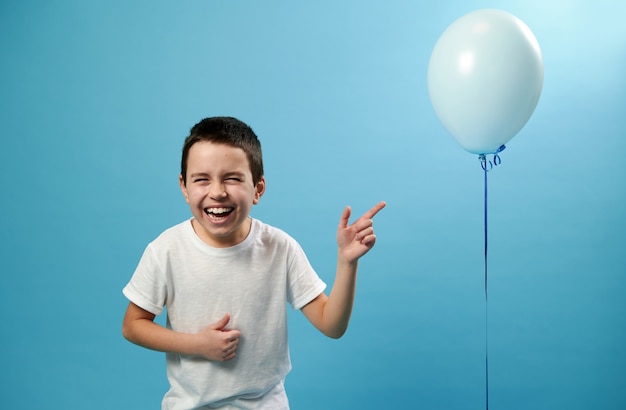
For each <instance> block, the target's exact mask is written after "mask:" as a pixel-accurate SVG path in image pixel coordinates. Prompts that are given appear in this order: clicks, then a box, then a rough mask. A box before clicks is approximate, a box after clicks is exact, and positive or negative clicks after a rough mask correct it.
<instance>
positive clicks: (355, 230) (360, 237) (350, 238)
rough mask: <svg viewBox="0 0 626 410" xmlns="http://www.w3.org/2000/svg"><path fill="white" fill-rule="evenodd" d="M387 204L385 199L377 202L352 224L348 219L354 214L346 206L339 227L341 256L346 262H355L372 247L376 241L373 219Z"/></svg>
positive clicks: (338, 235) (338, 240)
mask: <svg viewBox="0 0 626 410" xmlns="http://www.w3.org/2000/svg"><path fill="white" fill-rule="evenodd" d="M385 205H387V204H386V203H385V202H384V201H381V202H379V203H377V204H376V205H374V207H372V208H371V209H370V210H369V211H367V212H365V213H364V214H363V215H362V216H361V217H360V218H359V219H357V220H356V221H355V222H354V223H353V224H351V225H348V220H349V219H350V215H351V214H352V209H351V208H350V207H349V206H346V208H345V209H344V210H343V214H342V215H341V219H340V220H339V228H338V229H337V245H338V247H339V257H340V258H343V259H344V260H345V261H346V262H349V263H354V262H356V261H357V260H358V259H359V258H360V257H361V256H363V255H365V254H366V253H367V252H368V251H369V250H370V249H372V247H373V246H374V244H375V243H376V235H375V234H374V227H373V224H374V222H373V220H372V219H373V218H374V216H375V215H376V214H377V213H378V211H380V210H381V209H383V208H384V207H385Z"/></svg>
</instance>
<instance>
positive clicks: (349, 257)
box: [302, 202, 386, 339]
mask: <svg viewBox="0 0 626 410" xmlns="http://www.w3.org/2000/svg"><path fill="white" fill-rule="evenodd" d="M385 205H386V204H385V203H384V202H379V203H378V204H376V205H375V206H374V207H373V208H372V209H370V210H369V211H367V212H366V213H365V214H363V216H361V217H360V218H359V219H357V220H356V221H355V222H354V223H353V224H352V225H348V220H349V219H350V214H351V209H350V207H346V208H345V209H344V211H343V214H342V215H341V220H340V222H339V228H338V229H337V246H338V255H337V273H336V275H335V282H334V283H333V288H332V289H331V291H330V295H329V296H326V294H324V293H321V294H320V295H319V296H318V297H317V298H315V299H314V300H313V301H311V302H310V303H309V304H307V305H306V306H305V307H303V308H302V313H304V315H305V316H306V318H307V319H308V320H309V321H310V322H311V323H312V324H313V325H314V326H315V327H316V328H317V329H319V330H320V331H321V332H322V333H323V334H325V335H326V336H328V337H332V338H335V339H337V338H340V337H341V336H343V334H344V333H345V332H346V329H347V328H348V323H349V322H350V316H351V314H352V306H353V304H354V294H355V290H356V274H357V267H358V260H359V258H360V257H361V256H363V255H365V254H366V253H367V252H368V251H369V250H370V249H372V247H373V246H374V244H375V243H376V235H375V234H374V228H373V221H372V218H374V216H375V215H376V214H377V213H378V211H380V210H381V209H383V208H384V207H385Z"/></svg>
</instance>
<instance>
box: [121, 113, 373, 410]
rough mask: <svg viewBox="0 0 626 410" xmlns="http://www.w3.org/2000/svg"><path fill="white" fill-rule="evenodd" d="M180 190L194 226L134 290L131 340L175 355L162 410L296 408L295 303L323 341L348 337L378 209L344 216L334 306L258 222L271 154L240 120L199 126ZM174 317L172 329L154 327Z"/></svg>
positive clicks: (188, 225) (150, 263)
mask: <svg viewBox="0 0 626 410" xmlns="http://www.w3.org/2000/svg"><path fill="white" fill-rule="evenodd" d="M179 182H180V188H181V190H182V193H183V195H184V197H185V200H186V201H187V203H188V204H189V207H190V209H191V213H192V216H193V217H192V218H191V219H189V220H187V221H185V222H183V223H181V224H178V225H176V226H173V227H171V228H169V229H167V230H166V231H165V232H163V233H162V234H161V235H160V236H159V237H158V238H156V239H155V240H154V241H153V242H152V243H150V244H149V245H148V247H147V248H146V250H145V251H144V254H143V256H142V258H141V260H140V262H139V264H138V266H137V268H136V270H135V273H134V274H133V277H132V279H131V280H130V282H129V283H128V284H127V285H126V287H125V288H124V290H123V293H124V295H126V297H127V298H128V299H129V300H130V303H129V305H128V308H127V310H126V314H125V316H124V323H123V328H122V333H123V335H124V337H125V338H126V339H128V340H129V341H131V342H133V343H136V344H138V345H141V346H144V347H146V348H149V349H153V350H158V351H163V352H166V359H167V375H168V379H169V382H170V390H169V391H168V392H167V393H166V394H165V397H164V398H163V403H162V408H163V409H172V410H173V409H176V410H178V409H185V410H189V409H201V408H205V409H206V408H218V407H219V408H224V409H288V408H289V404H288V400H287V396H286V393H285V390H284V385H283V381H284V378H285V376H286V375H287V373H288V372H289V370H290V369H291V363H290V360H289V351H288V346H287V317H286V313H287V312H286V303H287V302H288V303H290V304H291V305H292V307H293V308H294V309H299V310H302V312H303V313H304V315H305V316H306V318H307V319H308V320H309V321H310V322H311V323H312V324H313V325H314V326H315V327H316V328H317V329H319V330H320V331H321V332H322V333H323V334H325V335H327V336H329V337H332V338H339V337H341V336H342V335H343V334H344V332H345V331H346V329H347V326H348V321H349V319H350V314H351V311H352V305H353V301H354V292H355V282H356V273H357V261H358V259H359V258H360V257H361V256H363V255H364V254H365V253H366V252H368V251H369V250H370V249H371V248H372V246H374V243H375V241H376V236H375V235H374V230H373V227H372V218H373V217H374V215H376V213H377V212H378V211H380V210H381V209H382V208H383V207H384V206H385V203H384V202H380V203H378V204H377V205H376V206H374V207H373V208H372V209H370V210H369V211H368V212H366V213H365V214H364V215H363V216H362V217H361V218H359V219H358V220H357V221H356V222H354V223H353V224H351V225H349V224H348V219H349V218H350V213H351V210H350V208H349V207H346V208H345V210H344V211H343V214H342V216H341V219H340V222H339V228H338V230H337V244H338V258H337V272H336V278H335V282H334V285H333V288H332V291H331V292H330V296H327V295H326V294H325V293H324V289H325V287H326V285H325V283H324V282H322V280H321V279H320V278H319V277H318V276H317V274H316V273H315V271H314V270H313V268H312V267H311V265H310V263H309V262H308V260H307V258H306V256H305V254H304V252H303V251H302V249H301V248H300V246H299V245H298V243H297V242H296V241H295V240H294V239H293V238H291V237H290V236H288V235H287V234H286V233H285V232H283V231H281V230H279V229H277V228H274V227H271V226H269V225H267V224H264V223H262V222H261V221H259V220H257V219H253V218H251V217H250V216H249V214H250V210H251V208H252V206H253V205H256V204H257V203H258V202H259V200H260V199H261V196H262V195H263V193H264V192H265V177H264V175H263V160H262V155H261V145H260V142H259V140H258V139H257V137H256V135H255V134H254V132H253V131H252V129H251V128H250V127H248V126H247V125H246V124H244V123H242V122H241V121H239V120H237V119H235V118H231V117H214V118H206V119H204V120H202V121H201V122H199V123H198V124H196V125H195V126H194V127H193V128H192V129H191V133H190V135H189V136H188V137H187V138H186V140H185V143H184V146H183V154H182V161H181V173H180V176H179ZM164 306H167V324H166V326H165V327H163V326H160V325H159V324H157V323H155V322H154V318H155V316H156V315H159V314H161V312H162V310H163V307H164Z"/></svg>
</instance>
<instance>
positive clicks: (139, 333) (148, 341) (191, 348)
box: [122, 302, 240, 361]
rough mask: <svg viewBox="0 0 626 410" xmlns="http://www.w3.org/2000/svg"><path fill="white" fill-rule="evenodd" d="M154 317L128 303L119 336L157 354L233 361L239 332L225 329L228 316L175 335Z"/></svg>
mask: <svg viewBox="0 0 626 410" xmlns="http://www.w3.org/2000/svg"><path fill="white" fill-rule="evenodd" d="M154 317H155V316H154V314H152V313H150V312H148V311H147V310H144V309H142V308H141V307H139V306H137V305H135V304H134V303H132V302H130V303H129V304H128V308H127V309H126V314H125V315H124V322H123V324H122V334H123V335H124V337H125V338H126V339H127V340H129V341H130V342H132V343H135V344H138V345H140V346H143V347H145V348H148V349H152V350H158V351H160V352H176V353H181V354H189V355H200V356H203V357H204V358H206V359H209V360H214V361H226V360H230V359H233V358H235V356H236V355H237V346H238V344H239V336H240V334H239V331H238V330H228V329H226V325H227V324H228V322H229V320H230V315H228V314H226V315H225V316H224V317H223V318H221V319H220V320H219V321H217V322H216V323H213V324H212V325H209V326H207V327H206V328H204V329H203V330H202V331H200V332H199V333H196V334H191V333H181V332H175V331H173V330H171V329H167V328H165V327H163V326H161V325H159V324H158V323H155V322H154Z"/></svg>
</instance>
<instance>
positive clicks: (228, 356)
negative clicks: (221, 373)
mask: <svg viewBox="0 0 626 410" xmlns="http://www.w3.org/2000/svg"><path fill="white" fill-rule="evenodd" d="M229 321H230V314H228V313H226V314H225V315H224V317H222V318H221V319H220V320H218V321H217V322H215V323H213V324H211V325H209V326H207V327H206V328H204V329H203V330H202V331H200V333H198V338H199V340H200V346H199V354H200V355H201V356H202V357H204V358H206V359H209V360H213V361H217V362H224V361H227V360H232V359H234V358H235V357H236V356H237V347H238V345H239V337H240V336H241V335H240V333H239V331H238V330H233V329H227V328H226V325H227V324H228V322H229Z"/></svg>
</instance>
